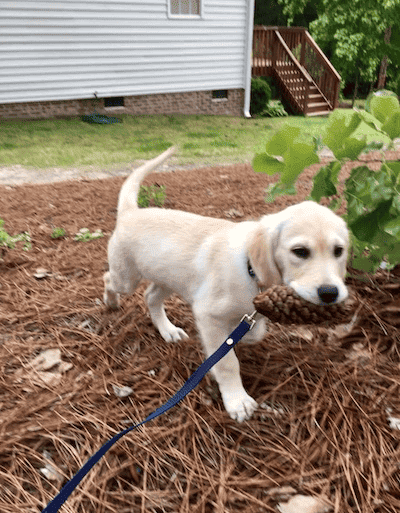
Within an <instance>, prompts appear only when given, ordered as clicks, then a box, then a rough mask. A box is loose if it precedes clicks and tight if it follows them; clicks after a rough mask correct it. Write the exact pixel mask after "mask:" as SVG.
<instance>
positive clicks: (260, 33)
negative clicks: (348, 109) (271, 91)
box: [252, 26, 341, 116]
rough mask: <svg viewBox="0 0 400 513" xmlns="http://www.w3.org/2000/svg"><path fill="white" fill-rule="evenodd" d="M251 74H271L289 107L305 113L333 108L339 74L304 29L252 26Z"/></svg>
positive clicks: (314, 114)
mask: <svg viewBox="0 0 400 513" xmlns="http://www.w3.org/2000/svg"><path fill="white" fill-rule="evenodd" d="M252 74H253V76H273V77H275V79H276V80H277V82H278V84H279V87H280V89H281V91H282V94H283V96H284V97H285V98H286V100H287V101H288V102H289V103H290V105H291V106H292V108H293V109H294V110H296V111H298V112H301V113H303V114H304V115H305V116H318V115H324V114H327V113H329V112H330V111H331V110H333V109H335V108H336V107H337V104H338V97H339V86H340V80H341V79H340V75H339V74H338V73H337V71H336V70H335V68H334V67H333V66H332V64H331V63H330V62H329V60H328V59H327V58H326V56H325V55H324V53H323V52H322V50H321V49H320V48H319V46H318V45H317V44H316V42H315V41H314V40H313V38H312V37H311V35H310V34H309V33H308V31H307V30H306V29H305V28H302V27H293V28H292V27H263V26H256V27H255V28H254V35H253V62H252Z"/></svg>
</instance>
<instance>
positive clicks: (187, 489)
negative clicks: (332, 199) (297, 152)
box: [0, 165, 400, 513]
mask: <svg viewBox="0 0 400 513" xmlns="http://www.w3.org/2000/svg"><path fill="white" fill-rule="evenodd" d="M312 172H313V171H312V170H311V171H310V173H312ZM307 176H308V177H307ZM307 176H306V177H305V179H304V180H303V182H302V185H301V187H300V193H299V195H298V196H296V197H292V198H290V201H289V202H290V203H294V202H297V201H299V200H301V199H303V198H304V197H305V195H306V194H307V191H308V190H309V180H308V178H309V176H310V174H309V175H307ZM122 181H123V180H122V179H121V178H113V179H109V180H100V181H91V182H86V181H80V182H79V181H78V182H64V183H57V184H48V185H36V186H34V185H33V186H28V185H26V186H18V187H1V191H0V192H1V197H2V207H1V212H0V214H1V215H0V217H2V218H3V219H4V220H5V222H6V224H5V228H6V229H7V231H8V232H9V233H12V234H15V233H19V232H21V231H25V230H27V231H29V232H30V233H31V235H32V245H33V247H32V250H31V251H29V252H23V251H22V250H21V248H20V247H19V249H14V250H10V251H8V252H7V253H6V254H5V256H4V260H3V261H2V262H0V272H1V283H0V300H1V303H0V308H1V318H0V322H1V335H0V341H1V342H0V362H1V371H0V380H1V381H0V436H1V438H0V483H1V486H0V511H2V513H16V512H32V513H33V512H35V513H36V512H38V511H41V510H42V509H43V507H44V506H45V505H46V504H47V503H48V501H49V500H50V499H51V498H53V497H54V495H55V494H56V493H57V491H58V490H59V489H60V488H61V486H62V484H63V483H65V481H66V480H67V479H69V478H70V477H71V476H72V475H73V474H74V473H75V472H76V471H77V470H78V469H79V468H80V467H81V465H82V464H83V463H84V462H85V461H86V460H87V458H88V457H89V456H91V455H92V454H93V453H94V452H95V451H96V450H97V449H98V448H99V447H100V446H101V445H102V444H103V443H104V442H105V441H106V440H107V439H109V438H110V437H111V436H113V435H114V434H115V433H116V432H118V431H120V430H121V429H124V428H126V427H127V426H129V425H131V424H133V423H135V422H137V421H140V420H142V419H143V418H145V417H146V416H147V415H148V414H149V413H151V412H152V411H153V410H154V409H155V408H157V407H158V406H160V405H161V404H162V403H163V402H164V401H166V400H167V399H168V398H169V397H170V396H171V395H172V394H173V393H174V392H175V391H176V390H177V389H178V388H179V387H180V386H181V385H182V384H183V382H184V381H185V380H186V379H187V378H188V376H189V375H190V374H191V372H193V370H194V369H195V368H196V367H197V366H198V365H199V364H200V362H201V361H202V359H203V353H202V350H201V346H200V343H199V340H198V336H197V334H196V330H195V326H194V323H193V318H192V314H191V312H190V309H189V308H188V306H187V305H185V304H184V303H183V302H182V301H181V300H180V299H179V298H177V297H175V298H172V299H170V300H169V302H168V313H169V316H170V317H171V319H172V320H173V322H175V323H176V324H178V325H179V326H181V327H184V328H185V330H186V331H187V332H188V334H189V336H190V339H189V340H188V341H184V342H182V343H178V344H167V343H165V342H163V341H162V339H161V338H160V336H159V335H158V334H157V332H156V331H155V329H154V328H153V326H152V324H151V322H150V320H149V316H148V313H147V310H146V307H145V305H144V302H143V298H142V293H143V290H144V285H142V286H141V287H140V288H139V289H138V290H137V291H136V293H135V294H134V295H133V296H132V297H127V298H125V299H124V300H123V304H122V308H121V309H120V310H119V311H117V312H108V311H106V309H105V308H104V306H103V305H102V303H101V300H100V298H101V297H102V288H103V286H102V275H103V272H104V270H105V269H106V242H107V238H108V237H107V236H108V235H109V234H110V233H111V232H112V229H113V227H114V223H115V208H116V203H117V195H118V191H119V189H120V186H121V184H122ZM269 181H270V178H269V177H267V176H260V175H256V174H255V173H254V172H253V171H252V170H251V168H250V166H246V165H236V166H232V167H219V168H213V169H205V170H202V171H186V172H182V171H180V172H175V173H167V174H154V175H152V176H151V177H149V180H148V182H147V183H154V182H157V183H159V184H165V185H166V187H167V198H168V201H167V203H166V205H165V206H167V207H170V208H179V209H183V210H188V211H192V212H197V213H201V214H206V215H211V216H216V217H232V218H233V219H234V220H239V221H240V220H242V219H246V218H247V217H249V216H255V217H258V216H259V215H261V214H264V213H267V212H272V211H274V210H278V209H280V208H282V207H284V206H286V204H288V199H287V198H278V199H277V201H276V203H275V204H274V205H266V204H265V202H264V189H265V187H266V185H267V184H268V183H269ZM59 226H61V227H63V228H65V229H66V231H67V233H68V237H67V238H64V239H59V240H53V239H51V237H50V234H51V232H52V229H53V228H54V227H59ZM82 227H87V228H89V229H90V230H91V231H94V230H95V229H97V228H101V229H102V230H103V232H104V233H105V234H106V237H105V238H103V239H98V240H95V241H91V242H87V243H83V242H80V243H79V242H75V241H74V240H73V235H74V234H75V233H76V232H77V231H78V230H79V229H80V228H82ZM38 268H44V269H45V270H46V272H44V273H43V274H44V275H45V276H44V277H43V278H41V279H39V278H35V276H34V274H35V273H36V270H37V269H38ZM361 278H362V280H360V279H356V278H352V279H349V280H348V281H349V285H350V286H351V287H353V289H355V290H356V291H357V292H358V294H359V295H360V297H361V298H362V301H363V304H364V307H363V310H362V311H361V312H360V319H359V321H358V323H357V325H356V326H355V327H354V328H353V329H352V331H350V332H345V331H343V330H339V331H337V332H332V331H327V330H322V329H319V328H312V329H311V330H310V329H308V330H293V329H290V330H289V329H287V328H283V327H282V328H281V327H280V326H279V325H274V326H272V327H271V330H270V332H269V334H268V336H267V337H266V338H265V340H264V341H263V342H261V343H259V344H257V345H245V344H239V346H238V349H237V351H238V354H239V359H240V361H241V365H242V367H241V369H242V375H243V380H244V383H245V386H246V388H247V389H248V390H249V392H250V393H251V394H252V395H253V396H254V397H255V398H256V399H257V401H258V402H259V403H260V404H264V407H260V408H259V409H258V410H257V412H256V413H255V414H254V416H253V417H252V419H251V420H250V421H248V422H245V423H243V424H238V423H236V422H234V421H233V420H231V419H230V418H229V417H228V415H227V414H226V412H225V411H224V409H223V406H222V404H221V399H220V396H219V392H218V390H217V387H216V384H215V383H214V382H213V381H212V379H211V378H210V377H209V376H207V377H206V378H205V379H204V380H203V381H202V383H201V384H200V385H199V387H198V388H197V389H196V390H195V391H193V392H192V393H191V394H190V395H189V396H188V397H187V398H186V399H185V400H184V401H183V402H182V403H181V404H180V405H179V406H178V407H176V408H174V409H173V410H171V411H170V412H169V413H167V414H166V415H164V416H162V417H160V418H158V419H156V420H155V421H152V422H151V423H149V424H147V425H146V426H144V427H143V428H141V429H139V430H138V431H135V432H132V433H130V434H129V435H127V436H126V437H124V438H122V439H121V440H120V441H119V442H118V443H117V444H116V445H115V446H114V447H113V448H112V449H111V450H110V451H109V452H108V453H107V455H106V456H105V457H104V458H103V459H102V460H101V461H100V462H99V463H98V464H97V465H96V466H95V467H94V468H93V469H92V470H91V472H90V473H89V475H88V476H87V477H86V478H85V479H84V480H83V482H82V483H81V484H80V486H79V488H78V490H77V491H75V492H74V493H73V494H72V496H71V497H70V499H69V500H68V501H67V502H66V503H65V505H64V506H63V508H62V509H61V511H63V512H65V513H83V512H84V513H94V512H96V513H117V512H118V513H128V512H129V513H136V512H137V513H144V512H146V513H147V512H149V513H152V512H154V513H156V512H157V513H159V512H173V513H184V512H186V513H187V512H190V513H211V512H213V513H214V512H215V513H228V512H232V513H233V512H235V513H241V512H251V513H253V512H276V511H277V504H278V503H279V502H282V501H284V500H287V499H288V497H289V496H290V495H293V494H296V493H300V494H304V495H312V496H324V497H325V498H326V499H327V500H328V501H329V503H330V504H331V507H332V511H334V512H336V513H350V512H360V513H369V512H376V513H387V512H393V513H394V512H398V511H400V429H399V425H400V421H399V425H398V426H397V428H396V425H395V422H396V419H397V418H399V417H400V377H399V372H400V340H399V333H400V331H399V330H400V315H399V313H400V299H399V297H400V294H399V292H400V269H399V268H396V269H395V270H394V271H393V272H392V273H388V272H383V271H382V272H380V274H378V275H377V276H376V277H374V278H372V277H365V276H364V277H361ZM47 349H58V350H59V356H60V357H61V360H62V362H61V363H60V361H59V360H57V359H56V361H55V363H54V365H53V366H52V364H50V368H49V369H46V368H43V367H40V365H36V364H37V360H35V357H37V356H38V355H40V354H41V353H42V352H43V351H44V350H47ZM34 363H35V365H36V366H33V364H34ZM123 386H129V387H131V389H132V393H131V394H130V395H128V396H126V397H118V395H117V394H116V391H117V392H118V390H119V388H121V387H123ZM390 417H391V418H390ZM46 465H47V467H46ZM43 468H45V470H42V469H43Z"/></svg>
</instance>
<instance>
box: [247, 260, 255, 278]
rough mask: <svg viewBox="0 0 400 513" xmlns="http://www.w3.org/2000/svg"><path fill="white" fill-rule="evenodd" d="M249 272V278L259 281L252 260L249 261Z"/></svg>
mask: <svg viewBox="0 0 400 513" xmlns="http://www.w3.org/2000/svg"><path fill="white" fill-rule="evenodd" d="M247 272H248V273H249V276H250V277H251V278H253V280H256V281H258V280H257V276H256V273H255V272H254V269H253V268H252V267H251V263H250V260H249V259H247Z"/></svg>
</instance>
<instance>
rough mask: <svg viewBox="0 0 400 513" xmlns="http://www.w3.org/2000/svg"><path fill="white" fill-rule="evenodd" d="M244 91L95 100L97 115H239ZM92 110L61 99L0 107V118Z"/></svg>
mask: <svg viewBox="0 0 400 513" xmlns="http://www.w3.org/2000/svg"><path fill="white" fill-rule="evenodd" d="M243 106H244V90H243V89H231V90H229V91H228V97H227V98H224V99H213V97H212V91H195V92H188V93H165V94H148V95H140V96H125V97H124V106H123V107H110V108H105V107H104V100H103V99H100V100H98V101H97V105H96V111H97V112H99V113H100V114H110V115H118V114H130V115H134V116H140V115H150V114H209V115H221V116H243ZM93 111H94V102H93V101H92V100H65V101H46V102H29V103H5V104H0V119H12V118H14V119H15V118H17V119H43V118H58V117H72V116H81V115H83V114H91V113H92V112H93Z"/></svg>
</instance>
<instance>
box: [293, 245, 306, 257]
mask: <svg viewBox="0 0 400 513" xmlns="http://www.w3.org/2000/svg"><path fill="white" fill-rule="evenodd" d="M292 252H293V253H294V254H295V255H296V256H298V257H299V258H308V257H309V256H310V250H309V249H308V248H304V247H301V248H293V249H292Z"/></svg>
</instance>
